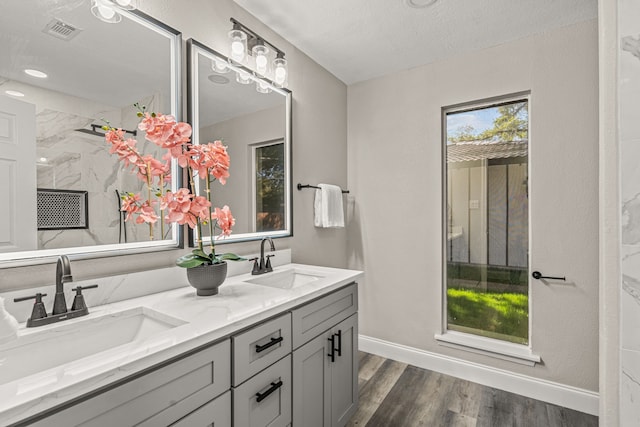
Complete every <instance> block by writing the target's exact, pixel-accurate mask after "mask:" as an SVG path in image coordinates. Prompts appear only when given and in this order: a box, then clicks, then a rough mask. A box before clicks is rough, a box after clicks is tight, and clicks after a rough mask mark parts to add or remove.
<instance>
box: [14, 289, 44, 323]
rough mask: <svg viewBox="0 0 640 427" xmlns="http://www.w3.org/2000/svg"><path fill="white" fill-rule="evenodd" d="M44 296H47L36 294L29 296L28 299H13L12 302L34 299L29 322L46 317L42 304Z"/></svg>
mask: <svg viewBox="0 0 640 427" xmlns="http://www.w3.org/2000/svg"><path fill="white" fill-rule="evenodd" d="M46 296H47V294H42V293H40V292H38V293H37V294H35V295H31V296H29V297H20V298H14V299H13V302H22V301H28V300H30V299H34V298H35V300H36V302H35V303H34V304H33V310H32V311H31V317H30V320H36V319H42V318H44V317H47V310H46V309H45V308H44V304H43V303H42V297H46Z"/></svg>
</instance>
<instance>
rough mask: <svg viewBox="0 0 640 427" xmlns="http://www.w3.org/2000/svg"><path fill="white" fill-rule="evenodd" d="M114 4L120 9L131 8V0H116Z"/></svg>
mask: <svg viewBox="0 0 640 427" xmlns="http://www.w3.org/2000/svg"><path fill="white" fill-rule="evenodd" d="M116 3H118V5H120V6H122V7H127V6H131V0H116Z"/></svg>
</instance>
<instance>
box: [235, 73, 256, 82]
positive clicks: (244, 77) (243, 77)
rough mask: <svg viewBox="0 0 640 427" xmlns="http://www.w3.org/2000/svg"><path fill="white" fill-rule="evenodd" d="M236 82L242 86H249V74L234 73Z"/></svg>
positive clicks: (251, 80) (250, 80) (250, 79)
mask: <svg viewBox="0 0 640 427" xmlns="http://www.w3.org/2000/svg"><path fill="white" fill-rule="evenodd" d="M236 81H237V82H238V83H240V84H243V85H250V84H251V83H252V82H253V79H252V78H251V74H249V73H247V72H246V71H243V70H238V72H237V73H236Z"/></svg>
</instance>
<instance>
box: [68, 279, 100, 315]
mask: <svg viewBox="0 0 640 427" xmlns="http://www.w3.org/2000/svg"><path fill="white" fill-rule="evenodd" d="M97 287H98V285H89V286H76V287H75V288H73V289H71V290H72V291H76V296H75V297H74V298H73V304H71V311H76V310H86V309H87V304H86V303H85V302H84V295H82V290H83V289H95V288H97Z"/></svg>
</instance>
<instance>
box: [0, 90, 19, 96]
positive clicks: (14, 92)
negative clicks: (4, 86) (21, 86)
mask: <svg viewBox="0 0 640 427" xmlns="http://www.w3.org/2000/svg"><path fill="white" fill-rule="evenodd" d="M4 93H6V94H7V95H11V96H24V93H22V92H18V91H17V90H5V91H4Z"/></svg>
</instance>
